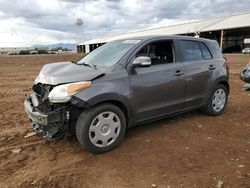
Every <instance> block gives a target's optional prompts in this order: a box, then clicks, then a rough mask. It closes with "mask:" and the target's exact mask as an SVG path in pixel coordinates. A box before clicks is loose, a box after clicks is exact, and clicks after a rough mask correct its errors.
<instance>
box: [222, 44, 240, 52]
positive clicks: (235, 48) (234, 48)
mask: <svg viewBox="0 0 250 188" xmlns="http://www.w3.org/2000/svg"><path fill="white" fill-rule="evenodd" d="M234 52H241V47H240V45H234V46H229V47H227V48H225V49H224V50H223V53H234Z"/></svg>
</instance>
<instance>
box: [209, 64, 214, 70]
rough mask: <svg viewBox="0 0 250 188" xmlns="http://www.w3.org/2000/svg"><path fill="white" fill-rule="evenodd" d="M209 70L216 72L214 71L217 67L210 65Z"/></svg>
mask: <svg viewBox="0 0 250 188" xmlns="http://www.w3.org/2000/svg"><path fill="white" fill-rule="evenodd" d="M208 69H209V70H214V69H216V66H215V65H209V67H208Z"/></svg>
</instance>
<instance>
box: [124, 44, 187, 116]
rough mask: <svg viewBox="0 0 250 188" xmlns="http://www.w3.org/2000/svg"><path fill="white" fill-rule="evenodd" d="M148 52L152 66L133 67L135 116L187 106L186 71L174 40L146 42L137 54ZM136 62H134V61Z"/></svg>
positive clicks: (132, 82) (165, 111)
mask: <svg viewBox="0 0 250 188" xmlns="http://www.w3.org/2000/svg"><path fill="white" fill-rule="evenodd" d="M138 56H148V57H150V58H151V61H152V65H151V66H149V67H136V68H131V67H130V68H129V70H128V72H129V76H130V85H131V95H132V96H131V97H132V105H133V109H134V112H135V120H136V121H140V120H145V119H149V118H153V117H157V116H161V115H165V114H168V113H172V112H175V111H178V110H181V109H183V108H184V107H185V94H184V93H185V92H184V91H185V74H184V66H183V64H182V63H180V62H177V61H176V59H175V51H174V46H173V41H165V42H164V41H158V42H154V43H149V44H146V45H145V46H144V47H142V48H141V50H140V51H139V52H138V53H137V54H136V55H135V57H134V58H136V57H138ZM131 63H132V62H131Z"/></svg>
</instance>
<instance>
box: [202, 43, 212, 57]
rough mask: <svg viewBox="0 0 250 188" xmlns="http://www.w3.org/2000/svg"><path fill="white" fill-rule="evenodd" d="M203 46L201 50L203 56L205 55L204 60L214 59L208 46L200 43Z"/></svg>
mask: <svg viewBox="0 0 250 188" xmlns="http://www.w3.org/2000/svg"><path fill="white" fill-rule="evenodd" d="M200 45H201V50H202V54H203V59H212V55H211V53H210V52H209V50H208V48H207V46H206V45H205V44H203V43H202V42H201V43H200Z"/></svg>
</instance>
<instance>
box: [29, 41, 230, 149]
mask: <svg viewBox="0 0 250 188" xmlns="http://www.w3.org/2000/svg"><path fill="white" fill-rule="evenodd" d="M228 79H229V74H228V64H227V61H226V60H225V59H224V58H223V56H222V54H221V52H220V49H219V46H218V43H217V42H216V41H213V40H207V39H200V38H192V37H181V36H147V37H138V38H131V39H123V40H117V41H113V42H109V43H107V44H105V45H103V46H101V47H99V48H97V49H96V50H94V51H92V52H91V53H89V54H87V55H86V56H84V57H83V58H82V59H80V60H79V61H77V62H59V63H52V64H47V65H44V67H43V68H42V70H41V71H40V73H39V75H38V77H37V78H36V80H35V83H34V86H33V88H32V93H31V94H29V95H27V97H26V99H25V101H24V107H25V111H26V113H27V114H28V117H29V119H30V120H31V125H32V127H33V128H34V129H35V130H36V131H37V134H38V135H40V136H42V137H43V138H47V139H61V138H63V137H65V136H67V135H69V134H75V135H76V137H77V139H78V140H79V142H80V144H81V145H83V146H84V147H85V148H86V149H87V150H89V151H90V152H92V153H102V152H106V151H109V150H111V149H113V148H115V147H116V146H118V145H119V144H120V143H121V141H122V139H123V137H124V134H125V132H126V130H127V128H129V127H131V126H134V125H138V124H142V123H146V122H149V121H153V120H158V119H162V118H166V117H169V116H173V115H177V114H180V113H184V112H187V111H191V110H196V109H202V110H203V111H204V112H206V113H207V114H209V115H212V116H217V115H220V114H222V113H223V112H224V110H225V107H226V104H227V99H228V94H229V83H228Z"/></svg>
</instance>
